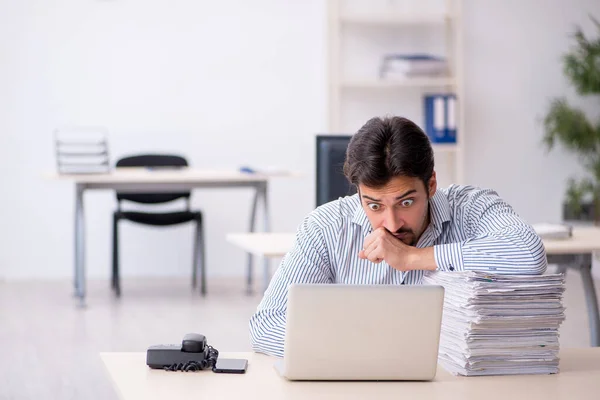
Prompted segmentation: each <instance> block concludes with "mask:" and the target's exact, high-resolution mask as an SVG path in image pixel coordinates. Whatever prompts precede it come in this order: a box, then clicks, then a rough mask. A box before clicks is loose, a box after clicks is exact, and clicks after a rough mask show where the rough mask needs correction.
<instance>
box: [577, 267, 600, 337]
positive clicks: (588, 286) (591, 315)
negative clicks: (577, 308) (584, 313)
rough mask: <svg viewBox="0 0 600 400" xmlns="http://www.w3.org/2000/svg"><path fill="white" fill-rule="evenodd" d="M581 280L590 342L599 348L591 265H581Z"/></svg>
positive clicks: (596, 310)
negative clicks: (588, 323)
mask: <svg viewBox="0 0 600 400" xmlns="http://www.w3.org/2000/svg"><path fill="white" fill-rule="evenodd" d="M580 271H581V279H582V280H583V290H584V292H585V301H586V303H587V309H588V319H589V321H590V341H591V345H592V346H594V347H598V346H600V316H599V314H598V299H597V298H596V288H595V287H594V279H593V277H592V264H591V260H590V262H589V263H586V264H582V265H581V268H580Z"/></svg>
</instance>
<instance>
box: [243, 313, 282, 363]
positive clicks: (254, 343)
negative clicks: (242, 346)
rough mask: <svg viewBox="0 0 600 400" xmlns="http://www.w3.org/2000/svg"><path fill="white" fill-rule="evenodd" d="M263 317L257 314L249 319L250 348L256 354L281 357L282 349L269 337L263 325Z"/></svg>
mask: <svg viewBox="0 0 600 400" xmlns="http://www.w3.org/2000/svg"><path fill="white" fill-rule="evenodd" d="M264 322H265V321H264V315H260V314H259V313H257V314H255V315H254V316H252V318H251V319H250V324H249V327H250V346H251V347H252V350H253V351H254V352H256V353H263V354H267V355H270V356H278V357H281V356H282V355H283V348H282V346H281V345H279V343H277V341H276V340H275V341H274V340H273V339H274V338H273V337H272V336H273V335H272V334H271V335H269V333H268V331H267V330H266V329H268V328H266V326H265V323H264Z"/></svg>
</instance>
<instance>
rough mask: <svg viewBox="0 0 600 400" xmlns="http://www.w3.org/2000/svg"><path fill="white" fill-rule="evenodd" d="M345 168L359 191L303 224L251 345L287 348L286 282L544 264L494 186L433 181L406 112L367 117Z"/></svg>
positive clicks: (395, 278)
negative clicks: (401, 115) (442, 186)
mask: <svg viewBox="0 0 600 400" xmlns="http://www.w3.org/2000/svg"><path fill="white" fill-rule="evenodd" d="M344 173H345V175H346V177H347V178H348V180H349V181H350V182H351V183H352V184H354V185H356V186H357V188H358V193H357V194H355V195H353V196H348V197H344V198H340V199H338V200H335V201H332V202H330V203H327V204H324V205H322V206H321V207H319V208H317V209H316V210H314V211H313V212H311V213H310V214H309V215H308V216H307V217H306V218H305V219H304V221H303V222H302V224H301V225H300V226H299V228H298V231H297V235H296V240H295V244H294V246H293V248H292V250H291V251H290V252H289V253H288V254H287V255H286V256H285V257H284V259H283V260H282V262H281V265H280V267H279V268H278V270H277V272H276V273H275V275H274V276H273V279H272V280H271V283H270V285H269V287H268V289H267V291H266V292H265V294H264V298H263V299H262V301H261V303H260V305H259V306H258V309H257V311H256V313H255V314H254V316H253V317H252V318H251V320H250V333H251V340H252V346H253V348H254V350H255V351H258V352H262V353H267V354H271V355H276V356H282V355H283V343H284V337H285V322H286V304H287V289H288V286H289V285H290V284H292V283H344V284H393V285H401V284H409V285H413V284H420V283H421V279H422V277H423V271H428V270H432V271H433V270H438V271H466V270H470V271H485V272H492V273H505V274H542V273H543V272H544V271H545V270H546V265H547V262H546V253H545V250H544V246H543V244H542V241H541V240H540V238H539V237H538V236H537V235H536V233H535V231H534V230H533V228H532V227H531V226H530V225H528V224H527V223H526V222H525V221H523V220H522V219H521V218H520V217H519V216H518V215H517V214H516V213H515V212H514V211H513V209H512V208H511V207H510V206H509V205H508V204H507V203H505V202H504V201H503V200H502V199H501V198H500V197H499V196H498V195H497V194H496V193H495V192H494V191H492V190H482V189H478V188H474V187H471V186H457V185H452V186H450V187H449V188H447V189H438V188H437V181H436V175H435V171H434V160H433V150H432V148H431V144H430V142H429V139H428V138H427V136H426V135H425V133H424V132H423V131H422V130H421V129H420V128H419V127H418V126H417V125H415V124H414V123H413V122H411V121H409V120H408V119H406V118H399V117H393V118H386V119H381V118H373V119H371V120H369V121H368V122H367V123H366V124H365V125H364V126H363V127H362V128H361V129H360V130H359V131H358V132H357V133H356V134H355V135H354V136H353V137H352V140H351V141H350V144H349V145H348V149H347V154H346V162H345V164H344ZM407 307H410V305H407ZM307 312H318V310H307Z"/></svg>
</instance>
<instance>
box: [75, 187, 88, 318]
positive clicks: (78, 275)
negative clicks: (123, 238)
mask: <svg viewBox="0 0 600 400" xmlns="http://www.w3.org/2000/svg"><path fill="white" fill-rule="evenodd" d="M83 192H84V188H83V186H82V185H80V184H77V185H76V186H75V237H74V239H75V295H76V296H77V297H78V298H79V306H80V307H83V306H85V224H84V213H83Z"/></svg>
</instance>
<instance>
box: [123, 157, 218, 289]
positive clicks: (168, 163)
mask: <svg viewBox="0 0 600 400" xmlns="http://www.w3.org/2000/svg"><path fill="white" fill-rule="evenodd" d="M187 165H188V163H187V161H186V159H185V158H183V157H180V156H174V155H158V154H145V155H138V156H132V157H125V158H122V159H120V160H119V161H118V162H117V167H153V168H160V167H169V168H171V167H186V166H187ZM190 195H191V193H190V192H189V191H188V192H178V193H119V192H117V202H118V208H117V210H116V211H115V212H114V214H113V266H112V288H113V290H114V291H115V294H116V295H117V296H120V295H121V283H120V278H119V221H120V220H122V219H125V220H129V221H132V222H136V223H139V224H144V225H153V226H170V225H177V224H182V223H186V222H190V221H195V222H196V232H195V237H194V257H193V259H194V261H193V264H194V265H193V267H192V287H194V288H196V286H197V272H198V270H200V292H201V293H202V295H203V296H204V295H205V294H206V273H205V269H206V268H205V251H204V230H203V229H204V228H203V226H202V213H201V212H200V211H192V210H190ZM181 198H184V199H185V200H186V204H187V205H186V209H185V210H184V211H177V212H164V213H149V212H134V211H122V210H121V202H122V201H123V200H127V201H132V202H135V203H142V204H160V203H167V202H170V201H174V200H177V199H181Z"/></svg>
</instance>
